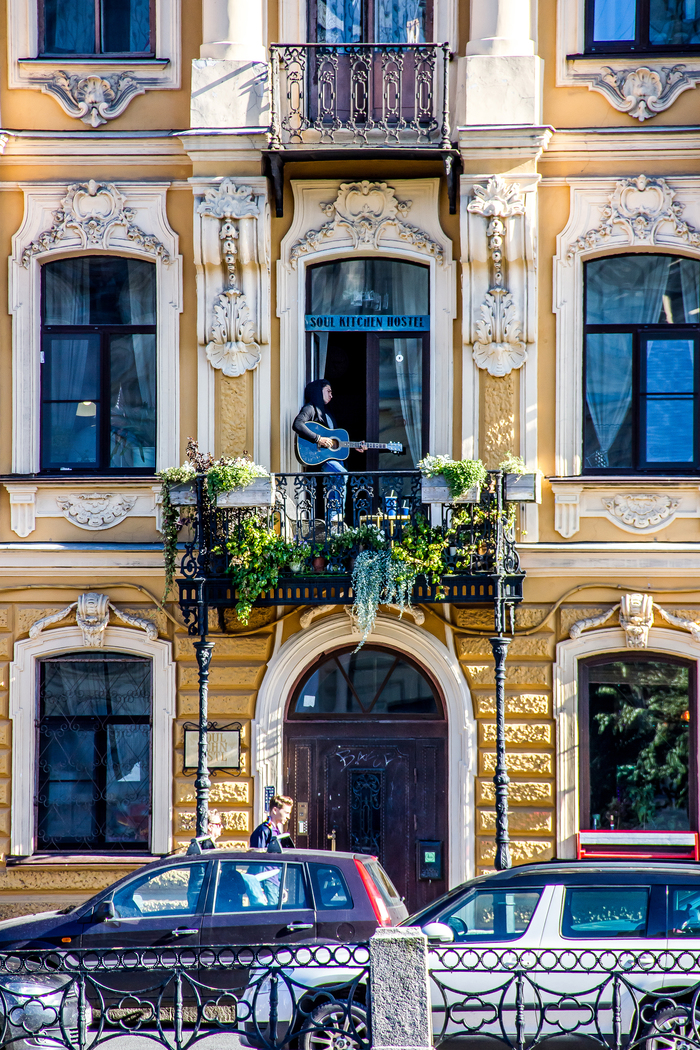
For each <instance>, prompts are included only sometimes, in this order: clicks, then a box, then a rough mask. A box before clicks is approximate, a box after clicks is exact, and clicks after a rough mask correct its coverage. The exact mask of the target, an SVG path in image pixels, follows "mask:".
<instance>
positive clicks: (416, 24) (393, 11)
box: [374, 0, 427, 44]
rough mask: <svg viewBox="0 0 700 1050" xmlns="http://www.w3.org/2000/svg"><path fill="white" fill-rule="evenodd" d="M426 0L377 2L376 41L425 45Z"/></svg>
mask: <svg viewBox="0 0 700 1050" xmlns="http://www.w3.org/2000/svg"><path fill="white" fill-rule="evenodd" d="M426 7H427V4H426V0H377V2H376V7H375V10H376V19H377V27H376V34H375V37H374V39H375V40H376V41H378V42H379V43H381V44H424V43H425V24H426V13H427V12H426Z"/></svg>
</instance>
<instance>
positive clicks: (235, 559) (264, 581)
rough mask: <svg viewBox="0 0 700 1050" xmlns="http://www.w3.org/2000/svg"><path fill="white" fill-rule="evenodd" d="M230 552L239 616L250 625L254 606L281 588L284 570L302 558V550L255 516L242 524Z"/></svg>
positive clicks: (230, 542)
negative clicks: (280, 579)
mask: <svg viewBox="0 0 700 1050" xmlns="http://www.w3.org/2000/svg"><path fill="white" fill-rule="evenodd" d="M226 549H227V550H228V553H229V566H228V572H229V573H230V575H231V581H232V583H233V586H234V587H235V589H236V596H237V601H236V616H237V617H238V619H239V620H240V621H241V623H243V624H247V623H248V619H249V617H250V611H251V609H252V607H253V603H254V602H255V601H256V600H257V599H258V598H259V597H260V595H261V594H264V593H265V592H266V591H270V590H272V589H273V588H274V587H276V586H277V582H278V580H279V574H280V569H282V568H284V567H285V566H286V565H288V564H289V562H290V561H291V560H292V558H294V557H298V556H299V548H298V546H297V544H295V543H287V542H286V540H283V539H282V537H281V536H278V535H277V533H276V532H275V531H274V529H272V528H271V527H270V526H269V525H268V524H267V522H266V521H265V520H264V519H263V518H262V517H261V516H260V515H259V514H251V515H249V516H248V517H245V518H243V519H242V520H241V521H239V522H238V524H237V526H236V528H235V529H234V530H233V531H232V533H231V535H230V536H229V538H228V541H227V543H226Z"/></svg>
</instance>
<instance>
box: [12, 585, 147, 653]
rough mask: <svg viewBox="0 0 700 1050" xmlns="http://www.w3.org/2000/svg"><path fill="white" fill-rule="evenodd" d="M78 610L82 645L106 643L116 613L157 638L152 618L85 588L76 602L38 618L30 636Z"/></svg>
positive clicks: (105, 595) (77, 619)
mask: <svg viewBox="0 0 700 1050" xmlns="http://www.w3.org/2000/svg"><path fill="white" fill-rule="evenodd" d="M74 609H75V620H76V623H77V625H78V627H79V628H80V630H81V632H82V635H83V645H85V646H89V647H91V648H99V647H101V646H102V645H103V644H104V635H105V631H106V630H107V627H108V625H109V614H110V612H113V613H114V615H115V616H116V617H117V619H118V620H121V621H122V622H123V623H128V624H129V626H130V627H138V628H139V629H140V630H142V631H145V632H146V634H147V635H148V637H149V638H150V639H151V641H154V640H155V639H156V638H157V637H158V628H157V627H156V625H155V624H154V623H152V622H151V620H146V619H144V618H142V617H141V616H132V615H131V613H127V612H123V611H122V610H121V609H117V608H116V606H114V605H112V603H111V602H110V600H109V595H108V594H98V593H97V592H95V591H86V592H85V593H84V594H81V595H80V597H79V598H78V600H77V601H75V602H71V604H70V605H67V606H66V607H65V609H60V610H58V611H57V612H54V613H51V614H50V616H44V617H43V618H42V619H41V620H37V621H36V623H34V624H32V626H31V627H30V628H29V637H30V638H36V637H37V635H39V634H41V632H42V631H43V630H44V628H46V627H50V626H51V625H52V624H54V623H59V622H60V621H61V620H65V619H66V617H67V616H69V615H70V614H71V612H72V611H73V610H74Z"/></svg>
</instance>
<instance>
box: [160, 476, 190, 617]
mask: <svg viewBox="0 0 700 1050" xmlns="http://www.w3.org/2000/svg"><path fill="white" fill-rule="evenodd" d="M196 475H197V472H196V470H195V468H194V466H193V465H192V463H190V462H185V463H183V464H182V466H181V467H168V468H167V469H166V470H160V471H159V472H158V475H157V477H159V478H160V480H161V481H162V483H163V484H162V485H161V490H160V491H161V501H162V525H161V531H162V534H163V561H164V564H165V590H164V591H163V597H162V599H161V605H162V604H163V602H165V601H166V600H167V597H168V595H169V594H170V588H171V587H172V585H173V580H174V578H175V571H176V569H177V534H178V532H179V531H180V529H181V528H182V525H183V521H182V518H181V515H180V507H174V506H173V504H172V503H171V502H170V491H171V489H172V488H173V486H175V485H182V484H185V483H186V482H188V481H192V480H193V479H194V478H195V477H196Z"/></svg>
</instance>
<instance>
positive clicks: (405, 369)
mask: <svg viewBox="0 0 700 1050" xmlns="http://www.w3.org/2000/svg"><path fill="white" fill-rule="evenodd" d="M378 344H379V438H378V440H379V441H381V442H382V443H383V444H389V443H390V442H394V441H395V442H398V443H399V444H401V445H403V447H404V450H405V451H406V452H407V453H408V456H407V457H406V458H403V457H402V459H401V468H402V469H408V470H410V469H411V468H413V467H416V466H417V465H418V461H419V460H420V459H421V458H422V455H423V430H422V427H423V340H422V339H379V340H378ZM396 462H397V460H396V456H395V455H394V454H393V452H380V454H379V469H380V470H391V469H395V468H396Z"/></svg>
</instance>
